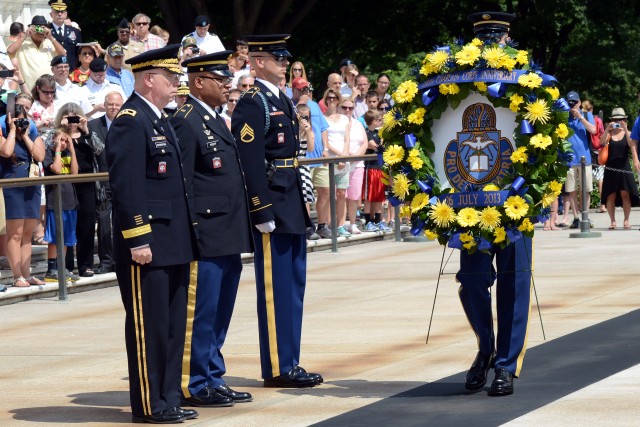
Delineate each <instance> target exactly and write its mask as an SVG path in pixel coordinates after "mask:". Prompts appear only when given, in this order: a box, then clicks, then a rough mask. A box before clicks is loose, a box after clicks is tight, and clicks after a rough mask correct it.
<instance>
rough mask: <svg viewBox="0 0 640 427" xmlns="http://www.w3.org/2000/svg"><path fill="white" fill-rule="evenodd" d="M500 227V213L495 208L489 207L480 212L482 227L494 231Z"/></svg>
mask: <svg viewBox="0 0 640 427" xmlns="http://www.w3.org/2000/svg"><path fill="white" fill-rule="evenodd" d="M499 225H500V211H499V210H498V208H496V207H495V206H487V207H486V208H484V209H482V211H480V227H482V228H484V229H486V230H493V229H494V228H496V227H497V226H499Z"/></svg>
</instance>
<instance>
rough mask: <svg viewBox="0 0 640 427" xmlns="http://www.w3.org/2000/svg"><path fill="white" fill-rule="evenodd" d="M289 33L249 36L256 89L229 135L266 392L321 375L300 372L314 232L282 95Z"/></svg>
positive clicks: (242, 103) (289, 109)
mask: <svg viewBox="0 0 640 427" xmlns="http://www.w3.org/2000/svg"><path fill="white" fill-rule="evenodd" d="M288 38H289V35H288V34H275V35H262V36H246V37H243V39H245V40H246V41H247V43H248V45H249V61H250V63H251V69H252V70H255V73H256V82H255V85H254V86H253V87H252V88H250V89H249V90H247V91H246V92H244V94H243V95H242V97H241V98H240V100H239V101H238V104H237V105H236V108H235V110H234V112H233V117H232V120H231V130H232V132H233V135H234V136H235V138H236V141H238V149H239V152H240V160H241V161H242V165H243V167H244V170H245V174H246V181H247V192H248V195H249V210H250V212H251V222H252V224H253V225H254V228H253V238H254V244H255V255H254V260H255V272H256V290H257V296H258V327H259V330H260V360H261V365H262V377H263V378H264V385H265V386H266V387H313V386H316V385H318V384H320V383H322V381H323V379H322V376H320V375H319V374H311V373H307V372H306V371H305V370H304V369H303V368H302V367H300V366H299V360H300V340H301V335H302V309H303V300H304V290H305V285H306V273H307V250H306V249H307V243H306V235H305V233H306V229H307V227H309V226H310V225H311V221H310V220H309V216H308V214H307V210H306V208H305V204H304V199H303V197H302V184H301V181H300V171H299V170H298V162H297V158H298V153H299V151H300V142H299V141H298V118H297V116H296V111H295V108H294V106H293V104H292V103H291V100H290V99H289V98H288V97H287V96H286V95H285V94H284V93H283V92H281V91H280V90H279V89H278V86H277V85H278V83H279V82H280V81H281V80H282V79H284V77H285V74H286V71H287V65H288V64H289V60H288V58H290V57H291V54H290V53H289V51H288V50H287V45H286V40H287V39H288Z"/></svg>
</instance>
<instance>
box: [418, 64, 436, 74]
mask: <svg viewBox="0 0 640 427" xmlns="http://www.w3.org/2000/svg"><path fill="white" fill-rule="evenodd" d="M435 72H436V70H435V69H434V68H433V66H432V65H431V64H430V63H429V62H428V61H425V62H423V63H422V67H420V74H422V75H423V76H428V75H430V74H433V73H435Z"/></svg>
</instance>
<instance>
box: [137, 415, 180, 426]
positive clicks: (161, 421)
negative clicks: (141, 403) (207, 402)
mask: <svg viewBox="0 0 640 427" xmlns="http://www.w3.org/2000/svg"><path fill="white" fill-rule="evenodd" d="M184 420H186V418H185V417H175V418H171V419H166V418H164V417H154V416H146V417H131V421H133V423H134V424H142V423H147V424H178V423H182V422H183V421H184Z"/></svg>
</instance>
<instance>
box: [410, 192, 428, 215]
mask: <svg viewBox="0 0 640 427" xmlns="http://www.w3.org/2000/svg"><path fill="white" fill-rule="evenodd" d="M428 204H429V196H428V195H427V194H425V193H419V194H416V196H415V197H414V198H413V200H411V213H415V212H418V211H420V210H422V208H424V207H425V206H427V205H428Z"/></svg>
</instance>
